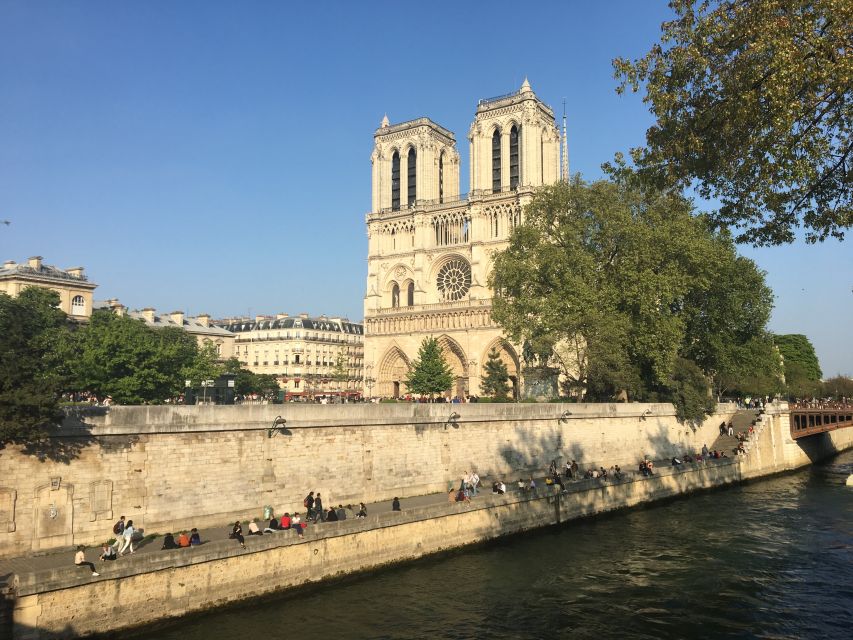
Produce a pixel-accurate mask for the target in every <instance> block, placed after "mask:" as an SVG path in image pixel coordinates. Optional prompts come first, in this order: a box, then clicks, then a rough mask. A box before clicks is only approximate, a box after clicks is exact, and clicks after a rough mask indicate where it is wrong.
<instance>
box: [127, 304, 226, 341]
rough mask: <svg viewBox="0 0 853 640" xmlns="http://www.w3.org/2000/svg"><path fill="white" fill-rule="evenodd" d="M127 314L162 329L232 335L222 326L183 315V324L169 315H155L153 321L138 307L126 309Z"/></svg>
mask: <svg viewBox="0 0 853 640" xmlns="http://www.w3.org/2000/svg"><path fill="white" fill-rule="evenodd" d="M127 315H128V316H130V317H131V318H136V319H138V320H144V321H145V322H146V323H147V324H148V325H149V326H151V327H154V328H155V329H162V328H163V327H178V328H180V329H183V330H184V331H186V332H187V333H199V334H202V335H207V336H219V337H222V338H227V337H230V336H232V335H233V333H232V332H230V331H228V330H227V329H223V328H222V327H217V326H214V325H210V326H209V327H206V326H204V325H203V324H201V323H200V322H199V321H198V320H197V319H195V318H186V317H185V318H184V323H183V325H180V324H178V323H177V322H175V321H174V320H172V317H171V316H170V315H163V316H158V315H155V316H154V321H153V322H152V321H151V320H149V319H148V318H146V316H145V312H144V311H140V310H138V309H133V310H132V311H128V312H127Z"/></svg>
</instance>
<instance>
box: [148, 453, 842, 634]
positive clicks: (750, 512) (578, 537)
mask: <svg viewBox="0 0 853 640" xmlns="http://www.w3.org/2000/svg"><path fill="white" fill-rule="evenodd" d="M850 473H853V452H847V453H845V454H842V455H841V456H838V457H836V458H835V459H833V460H831V461H829V462H827V463H824V464H821V465H817V466H814V467H811V468H809V469H807V470H804V471H801V472H797V473H795V474H791V475H786V476H782V477H776V478H772V479H770V480H765V481H760V482H754V483H750V484H747V485H742V486H738V487H733V488H728V489H722V490H719V491H713V492H708V493H703V494H699V495H694V496H691V497H689V498H685V499H679V500H674V501H670V502H667V503H665V504H660V505H654V506H650V507H647V508H643V509H638V510H634V511H626V512H621V513H617V514H613V515H610V516H606V517H600V518H596V519H591V520H586V521H581V522H576V523H571V524H568V525H565V526H561V527H556V528H552V529H547V530H543V531H538V532H533V533H526V534H523V535H521V536H519V537H517V538H514V539H509V540H502V541H499V542H495V543H491V544H488V545H484V546H479V547H476V548H473V549H468V550H464V551H460V552H457V553H454V554H451V555H445V556H440V557H437V558H428V559H424V560H421V561H419V562H416V563H412V564H409V565H406V566H402V567H396V568H391V569H386V570H383V571H379V572H377V573H375V574H374V575H369V576H360V577H356V578H350V579H346V580H344V581H339V582H335V583H332V584H328V585H319V586H314V587H310V588H307V589H303V590H299V591H296V592H295V593H291V594H289V595H283V596H281V597H278V598H276V599H272V600H266V601H264V602H263V603H260V604H252V605H240V606H237V607H233V608H229V609H227V610H223V611H219V612H214V613H207V614H204V615H203V616H199V617H195V618H190V619H187V620H185V621H182V622H180V623H178V624H175V625H172V626H169V627H166V628H162V629H157V630H156V631H155V630H152V631H151V632H150V633H148V634H146V635H144V636H142V637H144V638H150V639H151V640H153V639H155V638H157V639H158V640H163V639H165V640H217V639H219V638H235V639H237V638H239V639H241V640H242V639H252V640H268V639H273V638H286V639H290V638H299V639H301V640H310V639H312V638H319V637H322V638H331V639H336V640H337V639H345V638H423V639H435V638H548V639H550V638H573V639H582V638H616V637H626V638H655V639H660V638H679V639H680V638H774V639H775V638H853V487H846V486H845V485H844V482H845V479H846V478H847V476H848V474H850Z"/></svg>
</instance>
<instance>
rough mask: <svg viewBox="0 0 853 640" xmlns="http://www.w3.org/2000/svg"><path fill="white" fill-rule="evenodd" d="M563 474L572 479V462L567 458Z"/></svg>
mask: <svg viewBox="0 0 853 640" xmlns="http://www.w3.org/2000/svg"><path fill="white" fill-rule="evenodd" d="M563 475H564V476H565V477H566V478H568V479H569V480H571V479H572V463H571V462H569V461H568V460H566V468H565V469H563Z"/></svg>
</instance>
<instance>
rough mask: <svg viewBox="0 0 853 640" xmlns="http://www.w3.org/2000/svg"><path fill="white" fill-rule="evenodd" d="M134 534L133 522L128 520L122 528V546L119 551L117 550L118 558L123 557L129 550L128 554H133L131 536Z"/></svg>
mask: <svg viewBox="0 0 853 640" xmlns="http://www.w3.org/2000/svg"><path fill="white" fill-rule="evenodd" d="M134 533H136V529H134V528H133V520H128V521H127V524H126V525H125V527H124V532H123V533H122V535H123V536H124V543H123V544H122V547H121V549H119V552H118V554H119V555H120V556H123V555H124V552H125V551H127V549H128V548H130V552H131V553H133V534H134Z"/></svg>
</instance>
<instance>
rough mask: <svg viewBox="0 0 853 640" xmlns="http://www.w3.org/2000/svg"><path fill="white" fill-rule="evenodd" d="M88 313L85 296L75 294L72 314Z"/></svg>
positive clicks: (72, 301)
mask: <svg viewBox="0 0 853 640" xmlns="http://www.w3.org/2000/svg"><path fill="white" fill-rule="evenodd" d="M85 313H86V301H85V300H84V299H83V296H74V297H73V298H71V315H72V316H82V315H84V314H85Z"/></svg>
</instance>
